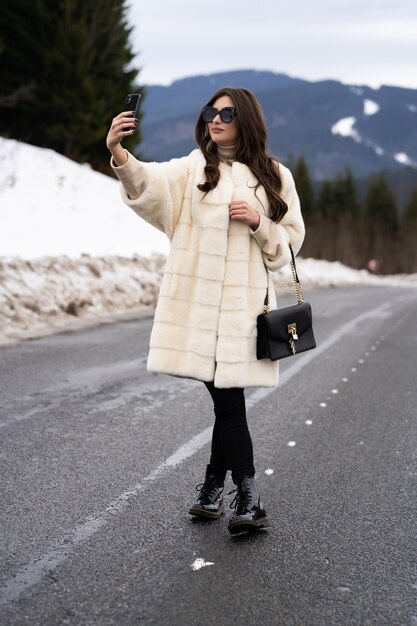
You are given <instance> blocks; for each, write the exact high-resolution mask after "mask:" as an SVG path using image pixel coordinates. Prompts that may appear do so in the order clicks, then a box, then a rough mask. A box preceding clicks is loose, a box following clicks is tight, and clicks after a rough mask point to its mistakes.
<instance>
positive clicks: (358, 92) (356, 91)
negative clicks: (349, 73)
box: [350, 85, 363, 96]
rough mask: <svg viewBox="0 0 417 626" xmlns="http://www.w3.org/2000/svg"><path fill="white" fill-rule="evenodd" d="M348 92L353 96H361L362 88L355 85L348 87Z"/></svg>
mask: <svg viewBox="0 0 417 626" xmlns="http://www.w3.org/2000/svg"><path fill="white" fill-rule="evenodd" d="M350 91H351V92H352V93H354V94H355V96H363V89H362V87H357V86H356V85H351V86H350Z"/></svg>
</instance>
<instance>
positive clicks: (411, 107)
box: [407, 104, 417, 113]
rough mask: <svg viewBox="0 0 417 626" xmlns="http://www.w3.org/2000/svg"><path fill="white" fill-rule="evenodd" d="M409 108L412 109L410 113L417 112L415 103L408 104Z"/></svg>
mask: <svg viewBox="0 0 417 626" xmlns="http://www.w3.org/2000/svg"><path fill="white" fill-rule="evenodd" d="M407 109H408V110H409V111H410V113H417V107H416V106H415V105H414V104H408V105H407Z"/></svg>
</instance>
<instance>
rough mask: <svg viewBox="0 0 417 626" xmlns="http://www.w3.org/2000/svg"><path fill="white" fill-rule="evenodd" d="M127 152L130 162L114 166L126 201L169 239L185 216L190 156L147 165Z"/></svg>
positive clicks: (112, 163) (111, 162) (113, 164)
mask: <svg viewBox="0 0 417 626" xmlns="http://www.w3.org/2000/svg"><path fill="white" fill-rule="evenodd" d="M126 152H127V157H128V158H127V162H126V163H125V164H124V165H121V166H116V164H115V163H114V161H113V158H112V159H111V161H110V164H111V166H112V168H113V170H114V172H115V173H116V176H117V177H118V179H119V181H120V183H121V194H122V198H123V201H124V202H125V203H126V204H127V205H128V206H129V207H130V208H131V209H132V210H133V211H134V212H135V213H137V215H139V216H140V217H141V218H142V219H144V220H145V221H146V222H148V223H149V224H151V225H152V226H155V228H158V229H159V230H162V232H164V233H165V234H166V235H167V236H168V237H169V239H171V238H172V236H173V234H174V230H175V227H176V225H177V223H178V219H179V216H180V213H181V207H182V204H183V199H184V193H185V188H186V184H187V178H188V172H189V167H190V157H189V156H188V157H182V158H181V159H172V160H171V161H167V162H165V163H143V162H142V161H138V159H136V158H135V157H134V156H133V155H132V154H130V152H128V151H127V150H126Z"/></svg>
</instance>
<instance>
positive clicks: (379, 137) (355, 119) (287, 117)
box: [141, 70, 417, 180]
mask: <svg viewBox="0 0 417 626" xmlns="http://www.w3.org/2000/svg"><path fill="white" fill-rule="evenodd" d="M224 85H230V86H240V87H247V88H248V89H251V90H252V91H253V92H254V93H255V94H256V95H257V97H258V98H259V100H260V102H261V104H262V107H263V109H264V113H265V118H266V123H267V126H268V131H269V137H270V150H271V152H272V153H273V154H275V155H276V156H278V158H280V160H282V161H283V162H288V161H289V160H291V158H297V157H298V156H299V155H300V154H303V155H304V156H305V158H306V159H307V162H308V164H309V167H310V171H311V174H312V176H313V178H314V179H316V180H323V179H325V178H334V177H335V176H336V175H337V174H338V173H340V172H342V171H343V170H344V169H345V168H346V167H350V168H351V170H352V172H353V173H354V175H355V176H368V175H369V174H372V173H375V172H377V171H380V170H381V169H385V170H393V169H395V170H399V169H408V168H411V169H412V170H416V172H417V90H416V89H403V88H399V87H387V86H383V87H381V88H379V89H372V88H370V87H367V86H352V85H345V84H343V83H340V82H338V81H330V80H328V81H319V82H309V81H306V80H302V79H298V78H292V77H290V76H287V75H286V74H275V73H273V72H261V71H253V70H241V71H235V72H223V73H218V74H210V75H207V76H194V77H189V78H185V79H182V80H178V81H175V82H174V83H172V84H171V85H169V86H168V87H162V86H158V85H151V86H149V87H148V88H147V89H148V94H147V97H146V98H145V101H144V104H143V112H144V120H143V134H144V141H143V143H142V144H141V154H142V155H143V156H144V158H146V159H148V160H157V161H159V160H166V159H169V158H172V157H176V156H182V155H184V154H187V153H188V152H190V151H191V150H192V149H193V148H194V147H195V142H194V138H193V134H194V125H195V121H196V117H197V115H198V111H199V109H200V108H201V106H202V105H203V104H204V103H205V102H206V101H207V100H208V99H209V97H210V96H211V94H212V93H213V92H214V91H215V90H216V89H217V88H219V87H221V86H224ZM413 177H414V171H413V172H412V173H411V178H413Z"/></svg>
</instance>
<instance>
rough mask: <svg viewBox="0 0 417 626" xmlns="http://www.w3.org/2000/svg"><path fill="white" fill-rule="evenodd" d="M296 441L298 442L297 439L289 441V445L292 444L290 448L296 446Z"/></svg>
mask: <svg viewBox="0 0 417 626" xmlns="http://www.w3.org/2000/svg"><path fill="white" fill-rule="evenodd" d="M295 443H296V442H295V441H289V442H288V443H287V446H290V448H293V447H294V446H295Z"/></svg>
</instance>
